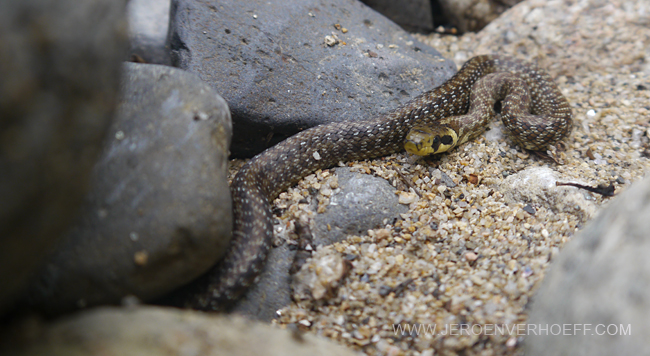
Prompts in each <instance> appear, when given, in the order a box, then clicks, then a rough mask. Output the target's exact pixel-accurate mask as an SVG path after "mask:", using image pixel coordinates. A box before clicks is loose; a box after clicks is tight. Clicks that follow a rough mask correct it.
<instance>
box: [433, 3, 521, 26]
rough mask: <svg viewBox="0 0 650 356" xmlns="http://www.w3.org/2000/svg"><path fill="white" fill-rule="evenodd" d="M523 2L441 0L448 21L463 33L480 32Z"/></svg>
mask: <svg viewBox="0 0 650 356" xmlns="http://www.w3.org/2000/svg"><path fill="white" fill-rule="evenodd" d="M521 1H522V0H439V2H438V3H439V4H440V7H441V8H442V10H443V12H444V13H445V15H446V17H447V21H449V23H450V24H452V25H453V26H454V27H456V28H457V29H458V31H460V32H461V33H465V32H478V31H479V30H481V29H482V28H483V27H485V26H486V25H487V24H489V23H490V22H492V20H494V19H496V18H497V17H499V15H501V14H502V13H504V12H505V11H506V10H508V9H509V8H511V7H513V6H514V5H516V4H517V3H519V2H521Z"/></svg>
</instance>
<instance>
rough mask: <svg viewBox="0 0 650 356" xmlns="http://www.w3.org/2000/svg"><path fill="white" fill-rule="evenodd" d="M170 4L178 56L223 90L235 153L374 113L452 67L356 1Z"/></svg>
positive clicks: (435, 81)
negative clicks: (229, 114)
mask: <svg viewBox="0 0 650 356" xmlns="http://www.w3.org/2000/svg"><path fill="white" fill-rule="evenodd" d="M171 9H172V10H171V24H170V26H171V28H170V34H171V35H170V48H171V51H172V63H173V64H174V65H175V66H178V67H180V68H183V69H187V70H189V71H191V72H194V73H196V74H198V75H199V76H200V77H201V79H203V80H204V81H206V82H207V83H208V84H210V85H211V86H212V87H213V88H215V89H216V90H217V91H218V92H219V93H221V94H222V95H223V96H224V98H225V99H226V101H227V102H228V105H229V106H230V109H231V111H232V115H233V129H234V132H233V135H234V136H233V145H232V147H231V151H232V154H233V155H234V156H238V157H240V156H251V155H253V154H256V153H259V152H260V151H262V150H263V149H265V148H267V147H270V146H272V145H274V144H276V143H278V142H280V141H281V140H284V139H285V138H287V137H289V136H291V135H293V134H295V133H297V132H298V131H300V130H304V129H306V128H309V127H312V126H316V125H319V124H323V123H328V122H333V121H345V120H363V119H367V118H370V117H373V116H374V115H377V114H379V113H382V112H385V111H388V110H390V109H393V108H395V107H397V106H398V105H399V104H401V103H404V102H406V101H408V100H409V99H411V98H413V97H415V96H416V95H417V94H420V93H422V92H424V91H426V90H430V89H433V88H434V87H436V86H438V85H440V84H441V83H442V82H444V80H446V79H447V78H449V77H450V76H451V74H452V73H454V72H455V71H456V67H455V65H454V64H453V63H452V62H451V61H448V60H445V59H443V58H442V57H441V56H440V54H439V53H438V52H437V51H435V50H434V49H432V48H431V47H428V46H426V45H424V44H422V43H420V42H419V41H417V40H416V39H415V38H414V37H412V36H411V35H410V34H408V33H407V32H405V31H403V30H402V29H400V28H399V26H397V25H396V24H394V23H393V22H391V21H389V20H388V19H386V18H385V17H383V16H381V15H379V14H378V13H376V12H375V11H373V10H371V9H370V8H368V7H367V6H366V5H364V4H362V3H361V2H358V1H356V0H355V1H351V0H328V1H326V2H322V1H318V0H286V1H273V2H269V1H266V0H251V1H246V2H241V1H237V0H221V1H214V0H211V1H202V2H196V1H188V0H173V1H172V7H171Z"/></svg>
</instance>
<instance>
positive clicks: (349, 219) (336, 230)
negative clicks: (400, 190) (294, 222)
mask: <svg viewBox="0 0 650 356" xmlns="http://www.w3.org/2000/svg"><path fill="white" fill-rule="evenodd" d="M334 171H335V172H336V174H337V176H338V182H339V189H340V191H338V192H335V193H334V194H333V195H332V197H331V199H330V204H329V206H328V207H327V210H326V211H325V212H324V213H322V214H318V215H316V217H315V218H314V229H313V233H314V245H315V246H318V245H329V244H332V243H334V242H339V241H342V240H343V239H345V238H346V237H347V236H348V235H360V234H365V233H366V231H368V230H370V229H374V228H377V227H380V226H383V225H386V224H389V223H392V222H393V220H395V219H397V218H399V214H400V213H406V212H408V206H406V205H402V204H399V203H398V200H399V199H398V198H397V195H395V188H394V187H393V186H391V185H390V184H389V183H388V182H387V181H386V180H385V179H382V178H378V177H374V176H371V175H369V174H361V173H355V172H351V171H350V169H348V168H336V169H335V170H334Z"/></svg>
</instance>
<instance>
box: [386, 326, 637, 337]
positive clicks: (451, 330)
mask: <svg viewBox="0 0 650 356" xmlns="http://www.w3.org/2000/svg"><path fill="white" fill-rule="evenodd" d="M393 332H394V333H395V335H417V336H421V335H431V336H437V335H443V336H444V335H450V336H461V335H508V336H528V335H553V336H560V335H562V336H570V335H595V336H603V335H632V325H631V324H627V325H626V324H511V325H510V324H484V325H480V324H474V325H469V324H446V325H444V326H443V327H438V325H437V324H393Z"/></svg>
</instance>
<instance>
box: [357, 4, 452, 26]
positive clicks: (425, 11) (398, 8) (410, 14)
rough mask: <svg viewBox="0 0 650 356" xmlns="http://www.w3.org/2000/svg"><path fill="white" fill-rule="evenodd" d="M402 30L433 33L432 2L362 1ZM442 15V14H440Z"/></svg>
mask: <svg viewBox="0 0 650 356" xmlns="http://www.w3.org/2000/svg"><path fill="white" fill-rule="evenodd" d="M361 1H362V2H363V3H364V4H366V5H368V6H370V7H371V8H373V9H374V10H376V11H378V12H380V13H381V14H382V15H384V16H386V17H388V18H389V19H391V20H392V21H394V22H395V23H397V24H398V25H400V26H401V27H402V28H404V29H406V30H407V31H412V32H431V31H433V29H434V23H433V17H434V13H433V10H432V9H431V0H402V1H394V0H361ZM438 15H441V14H438Z"/></svg>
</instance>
